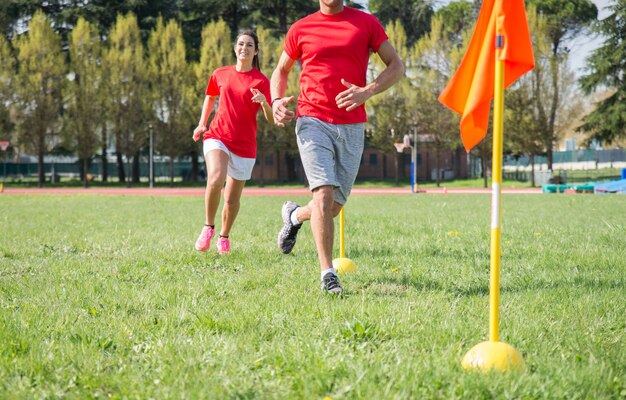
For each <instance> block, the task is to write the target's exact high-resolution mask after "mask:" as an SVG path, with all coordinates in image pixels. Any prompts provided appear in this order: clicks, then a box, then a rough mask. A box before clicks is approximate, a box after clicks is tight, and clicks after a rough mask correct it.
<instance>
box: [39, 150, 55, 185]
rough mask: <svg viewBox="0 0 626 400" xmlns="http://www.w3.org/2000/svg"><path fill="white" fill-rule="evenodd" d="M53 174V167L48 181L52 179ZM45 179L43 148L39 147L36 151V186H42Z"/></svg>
mask: <svg viewBox="0 0 626 400" xmlns="http://www.w3.org/2000/svg"><path fill="white" fill-rule="evenodd" d="M53 174H54V169H53V170H52V172H51V174H50V181H52V175H53ZM45 181H46V171H45V170H44V163H43V150H42V149H40V150H39V151H38V152H37V186H39V187H40V188H42V187H43V184H44V182H45Z"/></svg>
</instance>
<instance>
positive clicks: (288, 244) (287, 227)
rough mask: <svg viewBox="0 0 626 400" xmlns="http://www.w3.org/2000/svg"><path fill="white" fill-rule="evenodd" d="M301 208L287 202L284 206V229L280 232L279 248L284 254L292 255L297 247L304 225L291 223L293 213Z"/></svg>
mask: <svg viewBox="0 0 626 400" xmlns="http://www.w3.org/2000/svg"><path fill="white" fill-rule="evenodd" d="M298 207H300V206H299V205H297V204H296V203H294V202H293V201H287V202H285V204H283V209H282V216H283V224H284V225H283V228H282V229H281V230H280V232H278V248H279V249H280V251H282V252H283V254H289V253H291V250H292V249H293V246H295V245H296V236H297V235H298V231H299V230H300V228H301V227H302V224H298V225H294V224H292V223H291V213H292V212H293V210H295V209H296V208H298Z"/></svg>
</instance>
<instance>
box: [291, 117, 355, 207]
mask: <svg viewBox="0 0 626 400" xmlns="http://www.w3.org/2000/svg"><path fill="white" fill-rule="evenodd" d="M296 137H297V140H298V149H299V150H300V158H301V159H302V165H303V166H304V172H305V173H306V177H307V179H308V181H309V188H310V189H311V190H313V189H315V188H318V187H320V186H334V188H335V201H336V202H337V203H339V204H346V201H348V196H350V191H351V190H352V185H353V184H354V180H355V179H356V175H357V173H358V172H359V165H360V164H361V156H362V155H363V145H364V142H365V124H363V123H360V124H337V125H335V124H330V123H328V122H324V121H322V120H319V119H317V118H314V117H306V116H302V117H298V120H297V121H296Z"/></svg>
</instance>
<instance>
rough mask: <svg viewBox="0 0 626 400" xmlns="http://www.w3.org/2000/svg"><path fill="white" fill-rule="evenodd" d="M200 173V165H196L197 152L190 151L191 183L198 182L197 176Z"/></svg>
mask: <svg viewBox="0 0 626 400" xmlns="http://www.w3.org/2000/svg"><path fill="white" fill-rule="evenodd" d="M199 171H200V165H199V163H198V152H197V151H195V150H192V151H191V181H192V182H198V174H199Z"/></svg>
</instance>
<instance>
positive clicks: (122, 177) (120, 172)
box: [115, 150, 126, 183]
mask: <svg viewBox="0 0 626 400" xmlns="http://www.w3.org/2000/svg"><path fill="white" fill-rule="evenodd" d="M115 157H116V164H117V178H118V180H119V181H120V183H124V182H126V173H125V172H124V160H122V153H120V152H119V150H116V152H115Z"/></svg>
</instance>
